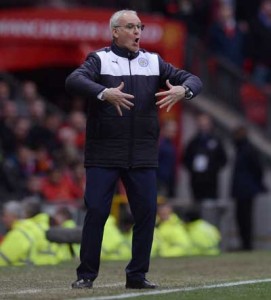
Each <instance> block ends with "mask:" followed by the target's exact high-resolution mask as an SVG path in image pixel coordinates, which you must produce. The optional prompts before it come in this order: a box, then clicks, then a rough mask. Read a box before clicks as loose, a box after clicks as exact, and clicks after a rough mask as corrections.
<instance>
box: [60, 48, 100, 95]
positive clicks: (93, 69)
mask: <svg viewBox="0 0 271 300" xmlns="http://www.w3.org/2000/svg"><path fill="white" fill-rule="evenodd" d="M100 69H101V61H100V58H99V56H98V55H97V54H96V53H91V54H89V55H88V57H87V58H86V60H85V62H84V63H83V64H82V65H81V66H80V67H79V68H77V69H75V70H74V71H73V72H72V73H71V74H70V75H69V76H68V77H67V79H66V91H67V92H68V93H69V94H71V95H75V96H82V97H85V98H93V97H97V95H98V94H99V93H100V92H101V91H103V90H104V89H105V86H103V85H101V84H99V83H98V82H99V78H100Z"/></svg>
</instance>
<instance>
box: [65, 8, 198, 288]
mask: <svg viewBox="0 0 271 300" xmlns="http://www.w3.org/2000/svg"><path fill="white" fill-rule="evenodd" d="M110 28H111V31H112V38H113V42H112V45H111V46H110V47H106V48H103V49H101V50H98V51H96V52H94V53H91V54H90V55H89V56H88V57H87V59H86V61H85V62H84V63H83V64H82V65H81V66H80V67H79V68H78V69H76V70H75V71H74V72H73V73H72V74H71V75H70V76H69V77H68V78H67V80H66V88H67V91H68V92H70V93H72V94H74V95H80V96H84V97H86V98H88V105H89V109H88V119H87V128H86V131H87V137H86V149H85V167H86V191H85V203H86V206H87V214H86V217H85V223H84V228H83V233H82V244H81V253H80V259H81V264H80V265H79V267H78V268H77V277H78V280H77V281H75V282H74V283H73V284H72V287H73V288H92V285H93V281H94V280H95V278H96V277H97V276H98V271H99V264H100V252H101V244H102V238H103V229H104V224H105V222H106V220H107V218H108V215H109V212H110V207H111V202H112V197H113V194H114V191H115V185H116V183H117V181H118V179H119V178H120V179H121V180H122V182H123V184H124V186H125V189H126V192H127V196H128V200H129V204H130V207H131V211H132V214H133V218H134V221H135V224H134V227H133V241H132V259H131V261H130V262H129V264H128V266H127V267H126V288H133V289H141V288H147V289H148V288H155V285H154V284H153V283H151V282H149V281H148V280H147V279H146V278H145V274H146V273H147V272H148V269H149V262H150V252H151V246H152V239H153V230H154V225H155V218H156V197H157V191H156V168H157V157H158V154H157V152H158V149H157V147H158V135H159V125H158V116H157V114H158V113H157V106H158V107H160V108H163V107H166V108H167V111H169V110H170V109H171V107H172V106H173V105H174V104H175V103H177V102H178V101H180V100H181V99H183V98H185V97H186V98H187V99H188V98H189V99H190V98H192V97H193V96H195V95H197V94H198V93H199V91H200V89H201V81H200V79H199V78H198V77H196V76H193V75H192V74H190V73H188V72H186V71H183V70H178V69H176V68H174V67H173V66H172V65H170V64H168V63H166V62H164V61H163V60H162V59H161V57H159V56H158V55H157V54H152V53H149V52H146V51H145V50H141V49H140V48H139V42H140V37H141V33H142V30H143V28H144V26H143V25H142V23H141V21H140V19H139V17H138V16H137V13H136V12H135V11H131V10H122V11H118V12H116V13H115V14H113V16H112V17H111V19H110ZM160 87H162V88H164V89H166V88H168V89H169V90H168V91H165V92H160V93H157V91H158V90H159V88H160ZM159 96H165V97H164V98H163V99H161V100H159V101H157V102H156V97H159Z"/></svg>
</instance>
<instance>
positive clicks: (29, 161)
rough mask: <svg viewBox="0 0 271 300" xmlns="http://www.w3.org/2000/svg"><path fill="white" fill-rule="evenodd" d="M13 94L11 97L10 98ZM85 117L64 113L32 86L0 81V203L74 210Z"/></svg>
mask: <svg viewBox="0 0 271 300" xmlns="http://www.w3.org/2000/svg"><path fill="white" fill-rule="evenodd" d="M14 94H16V96H13V95H14ZM84 141H85V112H84V111H80V110H76V109H74V110H71V111H70V112H69V113H64V112H63V111H61V110H60V109H59V108H58V107H56V106H54V105H53V103H51V102H50V101H48V100H47V99H44V98H43V97H42V96H41V95H40V94H39V92H38V87H37V85H36V84H35V83H34V82H33V81H25V82H22V83H21V84H20V85H19V87H18V89H17V91H16V93H14V91H13V90H12V88H11V85H10V83H9V82H8V81H7V80H5V79H3V78H2V80H1V79H0V197H1V199H6V200H8V199H23V198H24V197H29V196H36V197H39V198H40V199H45V200H46V201H48V202H56V201H66V202H68V203H70V204H74V205H77V204H78V200H79V199H80V200H81V199H82V197H83V190H84V176H85V173H84V168H83V165H82V161H83V147H84Z"/></svg>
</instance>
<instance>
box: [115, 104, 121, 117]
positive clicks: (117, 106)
mask: <svg viewBox="0 0 271 300" xmlns="http://www.w3.org/2000/svg"><path fill="white" fill-rule="evenodd" d="M116 108H117V111H118V114H119V115H120V116H122V111H121V108H120V107H119V105H116Z"/></svg>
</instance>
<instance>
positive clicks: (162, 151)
mask: <svg viewBox="0 0 271 300" xmlns="http://www.w3.org/2000/svg"><path fill="white" fill-rule="evenodd" d="M177 130H178V128H177V123H176V121H175V120H167V121H165V123H164V124H163V126H162V129H161V139H160V143H159V158H158V161H159V164H158V165H159V167H158V170H157V179H158V192H159V193H160V194H163V195H164V196H166V197H169V198H172V197H174V196H175V194H176V191H175V188H176V175H177V174H176V172H177V170H176V166H177V149H176V143H175V142H176V135H177Z"/></svg>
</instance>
